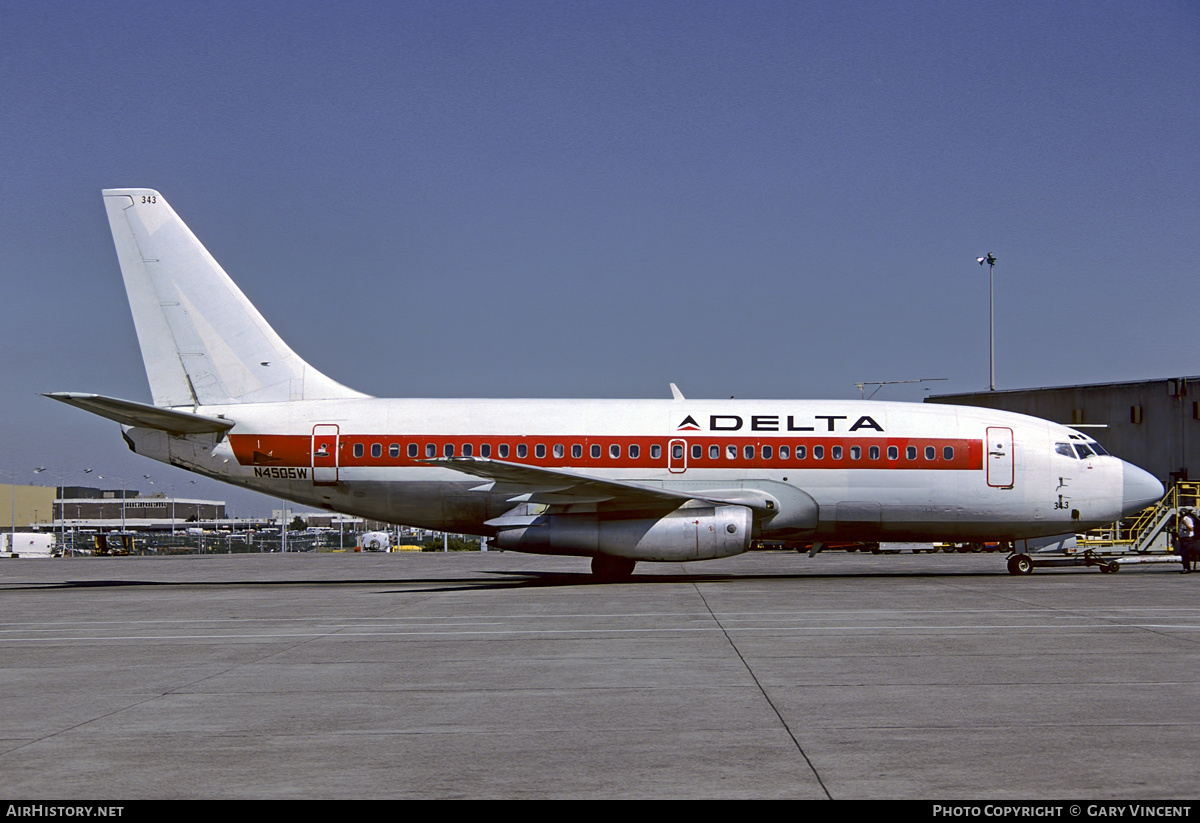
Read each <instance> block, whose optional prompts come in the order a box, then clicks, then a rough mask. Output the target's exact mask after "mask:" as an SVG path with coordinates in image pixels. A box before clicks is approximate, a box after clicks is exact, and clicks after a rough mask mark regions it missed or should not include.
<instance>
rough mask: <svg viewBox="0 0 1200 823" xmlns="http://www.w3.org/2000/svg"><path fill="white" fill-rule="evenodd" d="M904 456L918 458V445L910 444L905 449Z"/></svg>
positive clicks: (909, 458)
mask: <svg viewBox="0 0 1200 823" xmlns="http://www.w3.org/2000/svg"><path fill="white" fill-rule="evenodd" d="M904 456H905V458H907V459H908V460H916V459H917V447H916V446H908V447H907V448H906V449H905V450H904Z"/></svg>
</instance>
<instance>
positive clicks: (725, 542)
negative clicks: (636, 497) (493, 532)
mask: <svg viewBox="0 0 1200 823" xmlns="http://www.w3.org/2000/svg"><path fill="white" fill-rule="evenodd" d="M753 523H754V518H753V515H752V512H751V511H750V509H748V508H746V507H745V506H698V507H695V508H682V509H677V510H675V511H673V512H671V513H670V514H668V515H667V516H665V517H660V518H643V519H624V520H600V519H598V518H596V517H595V516H588V515H571V514H556V515H547V516H544V517H539V518H538V519H537V520H535V521H534V522H533V523H531V524H529V525H528V526H521V527H518V528H511V529H504V530H502V531H501V532H500V533H499V534H498V535H497V536H496V538H495V540H494V541H493V543H494V544H495V545H496V546H498V547H500V548H502V549H512V550H514V551H523V552H534V553H538V554H572V555H597V554H607V555H612V556H614V557H628V558H631V559H633V560H659V561H667V562H669V561H680V560H712V559H713V558H716V557H731V556H733V555H735V554H741V553H742V552H744V551H746V549H748V548H749V547H750V530H751V528H752V526H753Z"/></svg>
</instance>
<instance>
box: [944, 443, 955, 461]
mask: <svg viewBox="0 0 1200 823" xmlns="http://www.w3.org/2000/svg"><path fill="white" fill-rule="evenodd" d="M942 459H943V460H953V459H954V447H953V446H942Z"/></svg>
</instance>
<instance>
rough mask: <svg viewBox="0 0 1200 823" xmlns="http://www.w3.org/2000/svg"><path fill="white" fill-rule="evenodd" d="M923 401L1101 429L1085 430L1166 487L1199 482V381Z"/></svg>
mask: <svg viewBox="0 0 1200 823" xmlns="http://www.w3.org/2000/svg"><path fill="white" fill-rule="evenodd" d="M1189 388H1190V393H1189ZM925 402H927V403H949V404H954V405H960V406H982V407H984V408H989V409H1003V410H1005V411H1014V412H1020V413H1021V414H1028V415H1032V416H1033V417H1041V418H1043V419H1045V420H1053V421H1054V422H1056V423H1063V424H1066V425H1068V426H1070V425H1076V426H1078V425H1081V424H1082V425H1088V426H1094V425H1104V426H1106V428H1090V427H1089V428H1086V429H1085V431H1086V432H1087V433H1088V434H1089V435H1091V436H1092V437H1094V438H1096V440H1097V441H1099V443H1100V444H1101V445H1102V446H1104V448H1106V449H1108V451H1110V452H1111V453H1113V454H1115V455H1116V456H1117V457H1120V458H1122V459H1124V460H1128V461H1129V462H1131V463H1133V464H1135V465H1137V466H1141V467H1142V468H1144V469H1145V470H1146V471H1148V472H1150V473H1151V474H1153V475H1154V476H1155V477H1157V478H1158V479H1160V480H1162V481H1163V482H1164V483H1171V482H1174V481H1175V480H1188V479H1192V480H1197V479H1200V377H1172V378H1163V379H1159V380H1141V381H1137V382H1132V383H1096V384H1090V385H1080V386H1060V387H1053V388H1040V389H1015V390H1011V391H985V392H973V393H969V394H940V395H934V396H931V397H928V398H926V400H925Z"/></svg>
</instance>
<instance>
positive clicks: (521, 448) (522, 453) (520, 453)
mask: <svg viewBox="0 0 1200 823" xmlns="http://www.w3.org/2000/svg"><path fill="white" fill-rule="evenodd" d="M528 456H529V447H528V446H526V445H525V444H524V443H518V444H517V457H528Z"/></svg>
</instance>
